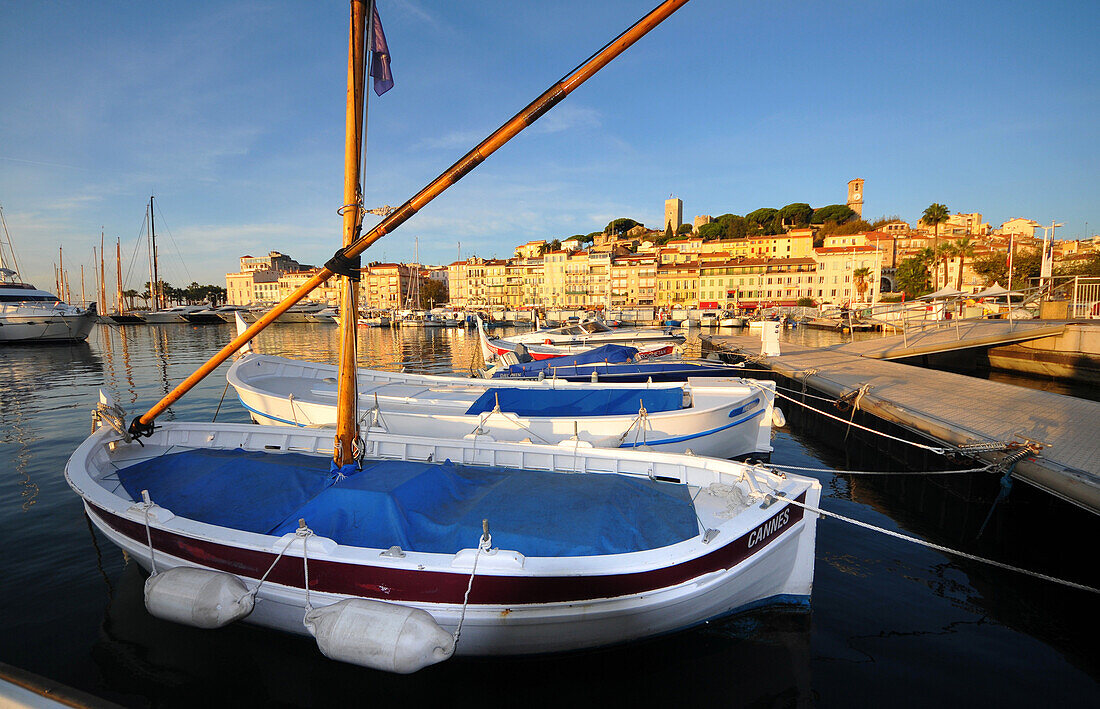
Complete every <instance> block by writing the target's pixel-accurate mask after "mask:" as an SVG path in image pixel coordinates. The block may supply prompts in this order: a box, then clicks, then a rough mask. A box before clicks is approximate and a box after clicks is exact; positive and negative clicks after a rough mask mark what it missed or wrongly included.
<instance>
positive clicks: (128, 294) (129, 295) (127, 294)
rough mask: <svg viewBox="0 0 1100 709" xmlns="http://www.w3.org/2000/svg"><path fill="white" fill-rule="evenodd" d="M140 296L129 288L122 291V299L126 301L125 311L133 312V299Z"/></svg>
mask: <svg viewBox="0 0 1100 709" xmlns="http://www.w3.org/2000/svg"><path fill="white" fill-rule="evenodd" d="M140 295H141V294H140V293H138V292H137V291H136V290H134V289H133V288H130V289H129V290H124V291H122V298H123V299H124V300H125V301H126V309H127V310H133V309H134V298H137V297H138V296H140Z"/></svg>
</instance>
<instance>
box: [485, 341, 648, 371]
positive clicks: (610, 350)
mask: <svg viewBox="0 0 1100 709" xmlns="http://www.w3.org/2000/svg"><path fill="white" fill-rule="evenodd" d="M636 354H638V350H637V349H635V348H634V347H627V346H626V345H603V346H602V347H595V348H593V349H590V350H588V351H587V352H581V353H580V354H576V355H570V356H568V357H550V358H549V359H537V360H535V361H533V362H523V363H522V364H513V365H512V366H510V367H508V369H506V370H504V371H505V372H507V374H506V375H505V376H511V377H537V376H538V375H539V372H546V376H550V372H549V368H550V367H570V366H573V365H575V364H591V363H593V362H611V363H613V364H617V363H619V362H629V361H630V360H631V359H633V357H634V355H636Z"/></svg>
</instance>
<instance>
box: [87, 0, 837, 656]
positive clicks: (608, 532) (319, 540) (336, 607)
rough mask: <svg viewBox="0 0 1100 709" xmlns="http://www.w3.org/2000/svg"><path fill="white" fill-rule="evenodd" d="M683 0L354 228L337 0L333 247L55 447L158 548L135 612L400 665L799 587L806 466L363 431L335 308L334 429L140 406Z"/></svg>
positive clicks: (466, 167) (356, 21) (802, 599)
mask: <svg viewBox="0 0 1100 709" xmlns="http://www.w3.org/2000/svg"><path fill="white" fill-rule="evenodd" d="M685 2H686V0H666V1H665V2H663V3H662V4H661V5H660V6H659V7H658V8H657V9H655V10H654V11H652V12H651V13H650V14H649V15H647V16H646V17H644V18H643V19H642V20H640V21H639V22H638V23H636V24H635V25H634V26H633V27H631V28H630V29H628V30H627V31H626V32H624V33H623V34H622V35H620V36H619V37H618V38H617V39H616V40H615V41H614V42H612V43H610V44H609V45H607V46H606V47H605V48H604V49H602V50H601V51H600V52H598V53H597V54H595V55H593V57H592V58H591V59H589V60H587V61H586V62H584V63H583V64H582V65H581V66H580V67H579V68H578V69H577V70H575V71H574V72H573V73H571V74H569V75H567V76H566V77H565V78H564V79H562V80H561V81H560V82H558V83H556V84H554V86H553V87H551V89H550V90H549V91H548V92H546V93H544V94H543V95H542V96H541V97H540V98H539V99H536V101H535V102H533V103H532V104H530V105H529V106H528V107H527V108H525V109H523V110H522V111H521V112H520V113H519V114H517V115H516V116H515V117H513V118H512V119H511V120H510V121H508V122H507V123H505V124H504V125H503V126H502V127H501V128H499V129H497V130H496V131H494V132H493V134H491V135H490V136H489V137H488V138H486V139H485V140H484V141H482V143H481V144H479V145H478V147H477V148H475V149H474V150H473V151H471V152H470V153H469V154H467V156H466V157H464V158H463V159H462V160H460V161H459V162H458V163H456V164H455V165H454V166H452V167H451V168H449V169H448V170H446V171H445V172H444V173H443V174H441V175H440V176H439V177H437V178H436V179H435V180H433V181H432V182H431V183H430V184H429V185H427V186H426V187H425V188H424V189H422V190H421V191H420V192H418V193H417V194H416V195H415V196H414V197H413V198H411V199H410V200H409V201H408V202H406V203H405V205H403V206H402V207H401V208H400V209H398V210H397V211H396V212H394V213H393V214H392V215H390V216H388V217H386V218H385V219H383V220H382V221H381V222H380V223H379V224H378V225H376V226H375V227H373V228H372V229H371V230H370V231H369V232H367V233H366V234H363V235H359V228H360V224H361V223H360V221H359V220H360V218H361V215H362V211H361V205H359V203H358V200H357V199H356V195H357V194H358V193H360V192H359V184H358V182H359V150H360V145H361V142H362V140H361V139H362V133H361V130H362V116H363V102H362V98H361V97H362V96H363V84H364V75H365V73H366V70H365V54H366V52H365V47H364V45H365V44H366V42H365V38H366V35H365V25H366V23H365V15H366V8H365V3H364V2H363V0H352V21H351V37H350V40H349V52H350V54H351V57H350V59H349V69H348V75H349V76H348V88H349V90H348V92H347V96H348V118H347V141H346V153H347V155H346V160H345V167H346V171H345V174H346V177H345V190H344V204H345V205H347V208H345V209H344V246H343V248H341V249H340V250H339V251H338V252H337V255H336V256H334V257H333V259H331V260H330V261H329V262H328V263H327V264H326V265H325V267H324V268H322V269H321V270H320V272H319V273H318V274H317V275H316V276H314V277H311V279H310V280H308V281H306V283H305V284H303V285H302V286H300V287H299V288H298V289H296V290H295V292H294V293H293V294H291V295H290V296H289V297H288V298H287V299H286V300H284V301H283V302H282V303H280V304H279V305H277V306H275V307H274V308H273V309H272V310H271V312H269V313H267V314H266V315H264V316H263V317H262V318H261V319H260V320H259V321H257V322H256V323H254V324H253V325H251V326H250V327H249V328H248V329H247V330H246V331H245V332H244V333H243V334H240V335H238V336H237V337H236V338H234V339H233V341H232V342H230V343H229V344H228V345H226V347H225V348H223V349H222V350H221V351H220V352H219V353H218V354H217V355H216V356H215V357H213V358H212V359H211V360H210V361H209V362H207V363H206V364H204V365H203V366H202V367H200V368H199V370H198V371H197V372H195V373H194V374H192V375H191V376H190V377H188V378H187V379H186V380H185V381H184V382H183V383H182V384H180V385H179V386H178V387H177V388H176V389H175V390H173V391H172V392H170V393H169V394H168V395H166V396H165V397H164V398H162V399H161V400H160V401H159V402H158V403H157V404H156V405H154V406H153V407H152V408H150V409H149V410H148V411H147V412H145V413H144V414H142V415H141V416H139V417H137V418H135V419H134V420H133V421H132V422H131V423H130V425H129V426H126V425H125V422H124V418H123V414H121V412H120V411H119V410H118V408H117V406H116V405H115V404H114V402H112V401H110V400H109V399H107V398H106V397H105V396H103V395H101V401H100V405H99V407H98V408H97V411H98V422H99V425H98V428H97V430H96V431H95V432H94V433H93V434H92V435H91V436H90V437H89V438H87V439H86V440H85V441H84V442H83V443H82V444H81V445H80V446H79V447H78V448H77V450H76V451H75V452H74V453H73V455H72V457H71V458H70V459H69V461H68V464H67V465H66V468H65V475H66V479H67V480H68V482H69V484H70V485H71V486H72V488H73V490H74V491H75V492H76V493H77V494H79V495H80V496H81V498H82V499H83V501H84V505H85V510H86V511H87V513H88V516H89V518H90V519H91V521H92V523H93V524H95V526H96V527H97V528H98V529H99V530H100V531H101V532H102V533H103V534H104V535H105V536H106V537H107V538H108V539H110V540H111V541H112V542H113V543H115V544H117V545H118V546H120V547H121V548H123V549H125V550H126V552H127V553H128V554H129V555H130V556H131V558H133V559H135V560H136V561H137V562H138V563H139V564H141V565H142V566H143V567H145V568H146V569H148V570H149V571H150V572H151V575H150V577H149V579H148V581H147V582H146V587H145V603H146V608H147V609H148V610H149V611H150V612H151V613H153V614H154V615H156V616H157V617H160V618H163V619H167V620H171V621H174V622H180V623H187V624H191V625H195V626H198V627H204V628H213V627H221V626H224V625H226V624H229V623H232V622H234V621H237V620H245V621H247V622H252V623H256V624H259V625H263V626H267V627H270V628H275V629H279V630H283V631H287V632H291V633H299V634H303V635H306V634H308V635H312V636H313V637H314V638H315V639H316V641H317V644H318V647H319V649H320V650H321V652H323V653H324V654H325V655H326V656H328V657H330V658H333V659H337V660H342V661H346V662H353V663H357V664H361V665H364V666H367V667H372V668H375V669H380V670H386V671H390V672H404V673H408V672H414V671H416V670H418V669H420V668H422V667H424V666H427V665H429V664H432V663H435V662H440V661H442V660H445V659H447V658H449V657H452V656H454V655H456V654H457V655H514V654H532V653H546V652H556V651H565V650H574V649H580V648H588V647H598V646H603V645H607V644H612V643H621V642H625V641H629V640H635V639H641V638H646V637H651V636H654V635H658V634H662V633H667V632H672V631H676V630H680V629H684V628H689V627H691V626H694V625H697V624H699V623H702V622H704V621H706V620H708V619H711V618H715V617H718V616H722V615H725V614H728V613H731V612H735V611H737V610H738V609H741V608H745V607H751V606H755V605H758V604H761V603H773V602H797V603H806V602H808V598H809V594H810V588H811V584H812V580H813V562H814V536H815V530H816V518H815V516H814V514H813V513H812V512H810V511H807V509H806V506H810V507H814V506H816V504H817V502H818V498H819V496H820V491H821V488H820V485H819V484H818V483H817V482H816V481H814V480H811V479H808V478H801V477H796V476H793V475H787V476H781V475H777V474H774V473H772V472H770V471H768V470H766V469H764V468H761V467H754V466H749V465H745V464H741V463H735V462H732V461H721V460H714V459H709V458H704V457H700V456H686V455H672V454H661V453H653V452H649V451H646V452H641V451H620V450H615V451H610V450H601V449H594V448H589V447H587V446H586V445H584V444H582V443H581V442H580V441H567V442H565V443H563V444H562V445H556V446H547V445H534V444H530V443H523V442H521V443H494V442H485V441H479V440H463V439H455V440H448V439H442V438H438V437H435V436H434V435H432V434H431V432H430V431H425V432H424V433H425V434H426V435H423V436H396V435H391V434H377V435H375V434H370V435H369V436H367V437H365V438H364V437H362V436H360V434H359V432H358V431H357V430H356V425H355V424H356V417H355V411H354V402H355V400H356V397H355V382H356V377H355V371H354V364H355V347H354V342H355V334H356V333H355V323H354V320H353V319H351V318H347V319H345V321H344V322H343V323H342V325H341V358H340V361H341V366H340V371H339V374H338V392H337V401H338V402H339V404H340V408H339V418H338V421H337V427H336V435H335V437H333V435H332V431H331V430H323V429H307V428H285V427H272V426H252V425H246V424H209V423H184V422H178V421H170V422H166V423H158V424H157V425H154V422H155V421H156V420H157V416H159V415H160V414H161V413H163V412H164V411H165V410H166V409H167V408H168V407H169V406H171V404H172V403H173V402H175V401H177V400H178V399H179V398H180V397H181V396H183V395H184V394H185V393H186V392H187V391H188V390H189V389H190V388H192V387H193V386H194V385H195V384H196V383H197V382H198V381H200V380H201V379H202V378H203V377H204V376H206V375H208V374H209V373H210V372H211V371H213V370H214V369H215V368H216V367H217V366H219V365H220V364H221V363H223V362H224V361H225V360H226V359H228V358H229V357H230V356H232V355H233V353H234V352H236V351H237V350H239V349H240V348H242V347H243V346H244V345H246V344H247V343H248V342H249V340H251V339H252V338H253V337H255V335H256V334H257V333H258V332H259V331H261V330H262V329H263V328H264V327H266V326H267V324H269V323H270V322H271V321H272V320H274V319H275V318H277V317H278V316H279V315H280V314H281V312H283V311H284V310H285V309H287V308H289V307H290V306H291V305H293V304H294V303H295V302H297V300H300V299H301V298H304V297H305V295H306V294H307V293H308V292H309V291H310V290H311V289H313V288H315V287H317V286H318V285H320V284H321V283H323V282H324V280H326V279H329V278H332V277H333V276H334V275H337V274H339V275H343V276H344V277H345V280H344V281H343V297H342V305H341V310H343V311H344V312H353V310H354V303H355V296H356V293H355V291H356V288H355V281H354V279H355V278H356V277H357V275H358V272H359V265H358V262H357V260H358V257H359V255H360V254H361V253H362V252H363V250H365V249H366V248H367V247H369V246H370V245H371V244H372V243H374V242H375V241H377V240H378V239H379V238H381V237H382V236H383V235H385V234H386V233H389V232H391V231H392V230H393V229H395V228H396V227H398V226H399V225H400V224H401V223H403V222H404V221H405V220H407V219H408V218H409V217H410V216H411V215H412V214H413V213H415V212H416V211H417V210H419V209H421V208H422V207H423V206H424V205H426V204H427V203H428V202H430V201H431V199H433V198H434V197H435V196H436V195H438V194H440V193H441V192H442V191H443V190H445V189H446V188H447V187H448V186H449V185H450V184H453V183H454V182H455V181H456V180H457V179H459V178H460V177H462V176H463V175H465V174H466V173H468V172H469V171H470V170H471V169H473V167H474V166H476V164H477V163H478V162H480V161H481V160H483V159H484V158H485V157H487V156H488V155H489V154H491V153H492V152H494V151H495V150H496V149H498V148H499V147H500V146H501V145H503V144H504V143H506V142H507V141H508V139H510V138H511V137H513V136H514V135H516V134H517V133H519V132H520V131H521V130H522V129H523V128H524V127H526V126H527V125H529V124H530V123H531V122H533V121H534V120H535V119H536V118H538V117H539V116H541V115H542V114H543V113H545V112H546V111H547V110H549V109H550V108H551V107H552V105H553V104H554V103H557V102H558V101H560V100H561V99H562V98H564V96H566V95H567V94H568V93H569V92H571V91H572V90H573V89H575V88H576V87H577V86H579V85H580V84H581V83H583V81H584V80H585V79H587V78H588V77H589V76H591V75H592V74H594V73H595V71H596V70H598V69H599V68H600V67H602V66H603V65H604V64H606V63H607V62H608V61H610V60H611V59H612V58H614V57H615V56H617V55H618V54H620V53H621V52H623V51H624V50H625V49H626V48H627V47H629V46H630V45H631V44H633V42H634V41H636V40H637V39H638V38H640V37H641V36H643V35H644V34H646V33H647V32H648V31H649V30H650V29H652V28H653V27H655V26H656V25H657V24H659V23H660V21H661V20H663V19H664V18H665V17H667V16H668V15H670V14H671V13H672V12H673V11H675V10H676V9H677V8H678V7H680V6H681V5H683V4H684V3H685ZM372 24H375V25H377V20H376V18H375V22H374V23H372ZM376 46H377V45H376ZM349 341H350V342H349ZM429 436H430V437H429Z"/></svg>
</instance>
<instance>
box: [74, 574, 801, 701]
mask: <svg viewBox="0 0 1100 709" xmlns="http://www.w3.org/2000/svg"><path fill="white" fill-rule="evenodd" d="M144 580H145V573H144V571H142V570H141V569H140V568H138V567H137V565H136V564H133V563H131V564H128V565H127V567H126V568H125V569H124V570H123V572H122V574H121V576H120V577H119V579H118V582H117V586H116V588H115V589H114V595H113V597H112V598H111V601H110V604H109V606H108V608H107V612H106V614H105V616H104V618H103V623H102V627H101V630H102V633H101V635H100V638H99V640H98V641H97V642H96V643H95V647H94V648H93V651H92V653H93V657H94V658H95V662H96V664H97V665H98V666H99V667H100V669H101V672H102V675H103V677H104V678H105V679H106V680H107V682H108V684H109V687H110V688H111V689H112V690H113V691H114V692H118V693H130V692H133V693H137V694H140V695H142V696H144V697H147V698H148V699H149V700H151V702H152V703H153V704H154V705H156V706H165V707H175V706H194V705H197V704H199V703H201V702H204V701H205V698H208V697H210V696H219V698H223V697H224V698H227V699H229V700H230V701H234V700H239V701H242V702H244V703H245V704H246V705H248V706H258V705H269V704H272V703H279V704H284V703H285V704H290V705H294V706H309V707H313V706H316V707H331V706H359V705H361V704H362V703H363V692H364V689H363V688H364V687H369V688H370V702H371V703H372V704H376V703H377V704H380V705H381V704H390V703H392V704H394V705H397V706H402V705H407V704H409V703H410V697H415V700H412V702H411V703H412V704H414V705H416V706H428V705H430V704H433V703H445V702H453V701H454V698H455V696H456V695H455V692H456V691H457V692H460V693H461V695H464V696H468V697H471V698H472V697H473V696H476V698H477V703H478V704H479V705H483V706H490V707H491V706H513V705H516V704H517V703H520V702H522V703H528V702H530V701H532V700H535V701H534V703H535V704H536V705H537V704H541V703H545V704H552V705H554V706H591V705H592V704H593V703H594V702H599V703H601V704H602V703H606V705H607V706H620V705H622V703H623V702H624V701H628V702H639V703H640V704H641V705H643V706H652V705H655V704H658V703H661V704H666V703H667V704H668V705H669V706H684V705H687V704H688V703H695V702H707V703H713V702H718V704H719V705H721V706H725V705H727V704H728V703H729V702H730V701H731V699H732V698H736V702H735V703H736V704H737V705H758V706H809V705H810V704H812V696H813V693H812V682H811V678H812V675H811V666H810V620H809V616H808V614H806V613H784V612H782V611H777V612H769V613H758V614H754V615H752V616H744V617H741V618H735V619H730V620H727V621H724V622H722V623H717V624H712V625H709V626H706V627H704V628H701V629H698V630H695V631H691V632H688V633H681V634H678V635H675V636H671V637H667V638H661V639H657V640H654V641H650V642H646V643H639V644H633V645H629V646H624V647H620V648H614V649H609V650H602V651H597V652H587V653H576V654H572V655H564V656H552V657H535V658H527V659H511V660H496V659H493V660H490V659H482V660H478V659H455V660H450V661H448V662H446V663H443V664H441V665H435V666H432V667H429V668H427V669H425V670H422V671H420V672H418V673H417V674H415V675H412V676H399V675H391V674H386V673H381V672H375V671H372V670H368V669H364V668H360V667H355V666H352V665H347V664H342V663H338V662H332V661H329V660H326V659H325V658H324V657H322V656H321V654H320V653H319V652H318V651H317V647H316V644H315V643H314V642H313V640H312V639H311V638H306V637H292V636H289V635H286V634H283V633H276V632H272V631H268V630H264V629H261V628H254V627H251V626H248V625H245V624H236V625H233V626H230V627H227V628H225V629H223V630H219V631H216V632H208V631H202V630H197V629H194V628H188V627H185V626H181V625H178V624H175V623H167V622H164V621H160V620H157V619H155V618H153V617H152V616H150V615H149V614H148V613H147V612H145V609H144V605H143V603H144V601H143V584H144ZM226 658H233V660H232V661H231V662H227V661H226ZM691 678H695V679H694V680H693V679H691ZM537 698H541V699H542V701H541V702H540V701H538V700H537Z"/></svg>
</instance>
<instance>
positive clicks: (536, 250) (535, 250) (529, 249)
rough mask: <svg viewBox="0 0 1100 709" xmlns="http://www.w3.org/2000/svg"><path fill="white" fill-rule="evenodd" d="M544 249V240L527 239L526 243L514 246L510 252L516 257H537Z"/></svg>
mask: <svg viewBox="0 0 1100 709" xmlns="http://www.w3.org/2000/svg"><path fill="white" fill-rule="evenodd" d="M545 250H546V242H545V241H544V240H542V239H539V240H537V241H528V242H527V243H526V244H522V245H520V246H517V247H516V250H515V251H513V252H512V253H513V254H515V257H516V258H538V257H539V256H542V252H543V251H545Z"/></svg>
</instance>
